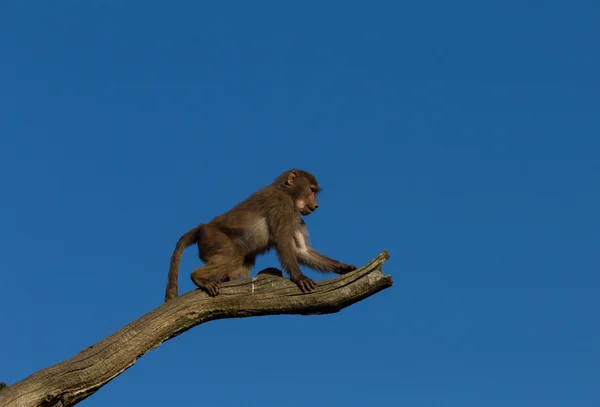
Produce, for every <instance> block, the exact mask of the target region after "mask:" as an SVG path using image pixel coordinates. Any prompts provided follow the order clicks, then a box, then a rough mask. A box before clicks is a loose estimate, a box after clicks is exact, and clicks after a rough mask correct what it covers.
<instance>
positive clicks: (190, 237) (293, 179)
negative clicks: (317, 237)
mask: <svg viewBox="0 0 600 407" xmlns="http://www.w3.org/2000/svg"><path fill="white" fill-rule="evenodd" d="M319 191H320V188H319V185H318V183H317V179H316V178H315V177H314V176H313V175H312V174H310V173H308V172H306V171H302V170H298V169H295V170H289V171H286V172H284V173H283V174H281V175H280V176H279V177H277V178H276V179H275V181H274V182H273V183H272V184H271V185H268V186H266V187H263V188H261V189H260V190H258V191H257V192H255V193H254V194H253V195H251V196H250V197H249V198H247V199H246V200H244V201H242V202H240V203H239V204H237V205H236V206H234V207H233V208H232V209H230V210H229V211H227V212H225V213H224V214H222V215H219V216H217V217H215V218H214V219H213V220H211V221H210V222H209V223H206V224H200V225H198V226H197V227H195V228H193V229H191V230H189V231H188V232H187V233H185V234H184V235H183V236H182V237H181V238H180V239H179V241H178V242H177V245H176V246H175V250H174V251H173V255H172V256H171V265H170V268H169V279H168V283H167V290H166V294H165V301H169V300H171V299H173V298H175V297H177V278H178V270H179V262H180V260H181V256H182V255H183V251H184V250H185V249H186V248H187V247H189V246H192V245H193V244H195V243H196V244H197V245H198V252H199V257H200V259H201V260H202V261H204V263H205V264H204V266H202V267H199V268H197V269H195V270H194V271H192V274H191V278H192V281H193V282H194V284H196V285H197V286H198V287H200V288H201V289H202V290H204V291H206V292H207V293H208V294H209V295H211V296H215V295H217V294H218V293H219V285H218V283H219V282H225V281H230V280H235V279H238V278H244V277H248V276H249V275H250V272H251V270H252V267H253V266H254V262H255V259H256V256H258V255H260V254H263V253H266V252H267V251H269V250H270V249H272V248H274V249H276V250H277V256H278V258H279V261H280V263H281V266H282V268H283V269H284V270H285V271H286V272H287V273H288V274H289V275H290V278H291V280H292V281H294V282H295V283H296V284H297V285H298V286H299V287H300V289H301V290H302V291H303V292H310V291H311V290H312V289H313V288H314V287H315V282H314V281H313V280H311V279H310V278H308V277H306V276H305V275H304V274H303V273H302V271H301V270H300V264H302V265H305V266H307V267H310V268H312V269H314V270H317V271H320V272H324V273H327V272H334V273H338V274H344V273H347V272H349V271H351V270H354V269H356V267H355V266H352V265H349V264H344V263H341V262H339V261H337V260H333V259H331V258H329V257H326V256H324V255H322V254H320V253H319V252H317V251H316V250H314V249H312V248H311V247H310V246H309V243H308V232H307V229H306V225H305V223H304V221H303V219H302V216H307V215H309V214H310V213H312V212H313V211H314V210H316V209H317V207H318V204H317V198H316V194H317V193H318V192H319Z"/></svg>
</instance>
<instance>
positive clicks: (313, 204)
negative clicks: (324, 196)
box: [296, 185, 319, 216]
mask: <svg viewBox="0 0 600 407" xmlns="http://www.w3.org/2000/svg"><path fill="white" fill-rule="evenodd" d="M317 192H318V188H317V187H316V186H314V185H307V186H306V187H305V188H303V191H302V193H301V194H299V196H298V198H297V199H296V207H297V208H298V210H299V211H300V214H301V215H302V216H308V215H310V214H311V213H313V212H314V211H315V210H316V209H317V208H318V207H319V203H318V202H317Z"/></svg>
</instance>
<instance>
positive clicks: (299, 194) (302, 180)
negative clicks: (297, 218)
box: [280, 170, 321, 216]
mask: <svg viewBox="0 0 600 407" xmlns="http://www.w3.org/2000/svg"><path fill="white" fill-rule="evenodd" d="M280 178H281V177H280ZM285 187H286V188H288V193H289V194H290V195H291V196H292V198H293V199H294V201H295V202H296V208H297V209H298V211H299V212H300V214H301V215H302V216H307V215H310V214H311V213H313V212H314V211H315V210H316V209H317V208H318V207H319V204H318V203H317V194H318V193H319V191H320V190H321V189H320V188H319V185H318V184H317V179H316V178H315V177H314V176H312V175H311V174H309V173H307V172H306V171H300V170H292V171H289V173H287V175H286V178H285Z"/></svg>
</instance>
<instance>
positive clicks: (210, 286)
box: [199, 281, 219, 297]
mask: <svg viewBox="0 0 600 407" xmlns="http://www.w3.org/2000/svg"><path fill="white" fill-rule="evenodd" d="M199 287H200V289H201V290H202V291H204V292H206V294H208V295H210V296H211V297H216V296H217V295H219V284H218V283H216V282H214V281H207V282H204V283H202V285H199Z"/></svg>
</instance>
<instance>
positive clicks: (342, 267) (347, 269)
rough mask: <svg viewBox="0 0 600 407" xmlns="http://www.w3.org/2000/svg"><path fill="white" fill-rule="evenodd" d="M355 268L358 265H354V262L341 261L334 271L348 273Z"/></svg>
mask: <svg viewBox="0 0 600 407" xmlns="http://www.w3.org/2000/svg"><path fill="white" fill-rule="evenodd" d="M353 270H356V266H353V265H352V264H344V263H339V264H338V265H337V267H336V268H335V270H334V272H335V273H338V274H346V273H349V272H351V271H353Z"/></svg>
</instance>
